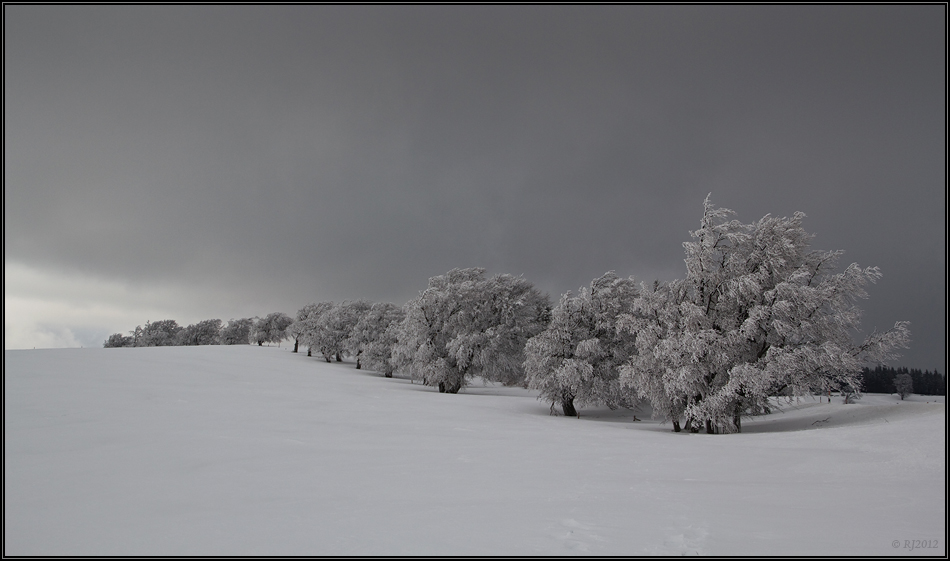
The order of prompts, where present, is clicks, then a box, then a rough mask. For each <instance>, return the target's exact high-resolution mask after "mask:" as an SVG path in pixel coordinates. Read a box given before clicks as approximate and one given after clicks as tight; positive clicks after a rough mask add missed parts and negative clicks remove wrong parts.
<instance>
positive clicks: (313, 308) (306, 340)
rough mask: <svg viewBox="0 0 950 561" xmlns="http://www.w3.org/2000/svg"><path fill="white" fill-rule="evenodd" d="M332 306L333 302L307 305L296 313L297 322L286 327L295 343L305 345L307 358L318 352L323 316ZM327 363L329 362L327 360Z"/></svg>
mask: <svg viewBox="0 0 950 561" xmlns="http://www.w3.org/2000/svg"><path fill="white" fill-rule="evenodd" d="M334 306H335V304H334V303H333V302H319V303H316V304H307V305H306V306H304V307H303V308H301V309H300V311H298V312H297V321H295V322H294V323H292V324H291V325H290V326H289V327H288V330H289V331H290V333H291V334H292V335H293V336H294V337H295V338H296V340H297V341H299V342H300V343H303V344H304V345H307V356H313V351H314V350H317V351H319V350H320V343H321V330H322V329H323V324H324V320H323V316H324V315H325V314H327V313H328V312H329V311H330V310H332V309H333V308H334ZM295 346H296V345H295ZM324 358H326V357H324ZM327 362H330V360H329V358H328V359H327Z"/></svg>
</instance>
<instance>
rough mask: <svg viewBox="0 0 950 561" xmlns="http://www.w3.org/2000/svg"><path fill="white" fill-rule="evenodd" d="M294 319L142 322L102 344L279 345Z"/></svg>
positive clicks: (280, 316) (279, 315) (277, 316)
mask: <svg viewBox="0 0 950 561" xmlns="http://www.w3.org/2000/svg"><path fill="white" fill-rule="evenodd" d="M292 321H293V320H292V319H290V316H288V315H287V314H283V313H280V312H274V313H272V314H268V315H267V316H266V317H264V318H241V319H232V320H230V321H229V322H228V323H227V324H223V323H222V321H221V320H220V319H206V320H203V321H199V322H198V323H194V324H191V325H188V326H184V327H182V326H180V325H178V322H176V321H175V320H173V319H164V320H161V321H152V322H149V321H147V322H145V326H144V327H143V326H141V325H139V326H136V328H135V329H133V330H132V331H130V332H129V335H123V334H121V333H114V334H112V335H110V336H109V338H108V339H106V340H105V343H103V347H105V348H114V347H170V346H190V345H247V344H250V343H257V344H258V345H262V344H264V343H280V341H282V340H284V339H286V338H287V337H286V334H285V331H286V329H287V327H288V326H289V325H290V324H291V322H292Z"/></svg>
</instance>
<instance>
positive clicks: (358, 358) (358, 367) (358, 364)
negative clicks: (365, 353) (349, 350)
mask: <svg viewBox="0 0 950 561" xmlns="http://www.w3.org/2000/svg"><path fill="white" fill-rule="evenodd" d="M356 369H357V370H359V369H360V355H356Z"/></svg>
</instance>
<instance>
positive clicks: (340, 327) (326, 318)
mask: <svg viewBox="0 0 950 561" xmlns="http://www.w3.org/2000/svg"><path fill="white" fill-rule="evenodd" d="M370 305H371V304H370V303H369V302H367V301H365V300H356V301H352V302H351V301H347V302H343V303H342V304H337V305H334V306H332V307H330V308H328V309H327V310H326V311H324V312H323V313H321V314H320V315H319V317H318V318H317V319H316V321H315V323H314V328H315V329H314V331H313V333H312V335H311V343H312V344H313V346H314V347H315V348H317V349H319V350H320V354H322V355H323V358H324V359H326V361H327V362H330V361H331V360H332V359H334V358H335V359H336V361H337V362H340V361H342V360H343V355H344V354H346V353H347V350H348V348H347V343H348V341H349V338H350V332H351V331H352V330H353V328H354V327H355V326H356V323H357V321H359V317H360V315H361V314H362V313H363V312H364V311H366V310H368V309H369V307H370Z"/></svg>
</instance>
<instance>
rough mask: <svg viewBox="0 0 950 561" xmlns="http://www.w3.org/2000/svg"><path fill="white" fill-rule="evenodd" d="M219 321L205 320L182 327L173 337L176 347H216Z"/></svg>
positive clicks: (219, 326) (219, 327) (219, 328)
mask: <svg viewBox="0 0 950 561" xmlns="http://www.w3.org/2000/svg"><path fill="white" fill-rule="evenodd" d="M220 331H221V320H219V319H206V320H203V321H200V322H198V323H194V324H191V325H189V326H187V327H183V328H182V329H181V330H180V331H179V332H178V335H176V337H175V344H176V345H217V344H218V342H219V339H218V335H219V333H220Z"/></svg>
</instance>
